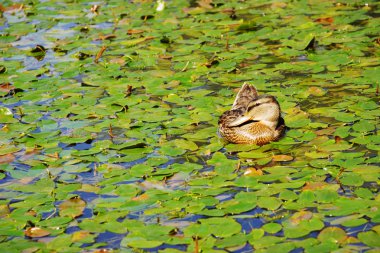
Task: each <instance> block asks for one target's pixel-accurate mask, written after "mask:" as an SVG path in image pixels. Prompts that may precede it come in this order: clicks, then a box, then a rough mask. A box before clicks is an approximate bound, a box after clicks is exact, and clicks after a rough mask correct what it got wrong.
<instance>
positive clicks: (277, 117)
mask: <svg viewBox="0 0 380 253" xmlns="http://www.w3.org/2000/svg"><path fill="white" fill-rule="evenodd" d="M218 128H219V129H218V132H219V134H220V135H221V136H222V137H223V138H224V139H225V140H227V141H228V142H230V143H236V144H256V145H259V146H262V145H265V144H267V143H269V142H272V141H277V140H279V139H280V138H281V137H282V135H283V134H284V132H285V129H286V126H285V121H284V119H283V118H282V117H281V108H280V104H279V103H278V101H277V100H276V98H275V97H274V96H271V95H260V96H259V95H258V92H257V90H256V88H255V87H254V86H253V85H251V84H249V83H246V82H245V83H244V84H243V85H242V87H241V88H240V90H239V92H238V94H237V95H236V98H235V101H234V103H233V104H232V108H231V110H228V111H226V112H224V113H223V114H222V115H221V116H220V118H219V121H218Z"/></svg>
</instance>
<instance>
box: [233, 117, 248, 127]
mask: <svg viewBox="0 0 380 253" xmlns="http://www.w3.org/2000/svg"><path fill="white" fill-rule="evenodd" d="M249 120H251V117H249V116H241V117H239V118H237V119H235V120H234V121H232V122H231V123H229V124H228V126H229V127H236V126H240V125H242V124H244V123H245V122H247V121H249Z"/></svg>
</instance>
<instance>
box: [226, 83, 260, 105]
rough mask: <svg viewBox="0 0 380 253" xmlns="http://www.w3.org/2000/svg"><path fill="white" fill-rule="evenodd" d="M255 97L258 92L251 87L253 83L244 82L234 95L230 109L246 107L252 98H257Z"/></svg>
mask: <svg viewBox="0 0 380 253" xmlns="http://www.w3.org/2000/svg"><path fill="white" fill-rule="evenodd" d="M257 97H258V94H257V90H256V88H255V87H253V85H250V84H248V83H244V84H243V86H242V87H241V88H240V90H239V92H238V94H237V95H236V98H235V101H234V103H233V105H232V110H234V109H238V108H247V107H248V104H249V103H250V102H251V101H252V100H255V99H257Z"/></svg>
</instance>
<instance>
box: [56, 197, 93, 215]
mask: <svg viewBox="0 0 380 253" xmlns="http://www.w3.org/2000/svg"><path fill="white" fill-rule="evenodd" d="M85 207H86V202H85V201H84V200H82V199H81V198H80V197H73V198H71V199H68V200H65V201H63V202H62V203H61V204H60V205H59V215H60V216H69V217H72V218H75V217H78V216H80V215H82V214H83V211H84V209H85Z"/></svg>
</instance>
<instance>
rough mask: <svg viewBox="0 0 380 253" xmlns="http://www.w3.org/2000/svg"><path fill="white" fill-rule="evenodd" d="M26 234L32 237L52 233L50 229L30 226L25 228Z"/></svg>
mask: <svg viewBox="0 0 380 253" xmlns="http://www.w3.org/2000/svg"><path fill="white" fill-rule="evenodd" d="M25 235H26V236H29V237H32V238H35V237H44V236H48V235H50V231H48V230H46V229H43V228H39V227H30V228H28V229H26V230H25Z"/></svg>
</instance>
